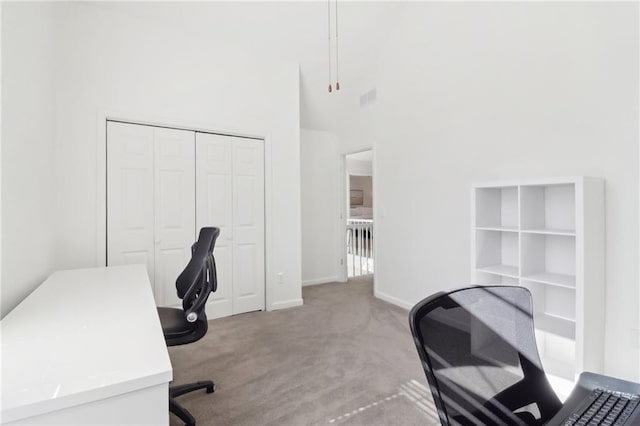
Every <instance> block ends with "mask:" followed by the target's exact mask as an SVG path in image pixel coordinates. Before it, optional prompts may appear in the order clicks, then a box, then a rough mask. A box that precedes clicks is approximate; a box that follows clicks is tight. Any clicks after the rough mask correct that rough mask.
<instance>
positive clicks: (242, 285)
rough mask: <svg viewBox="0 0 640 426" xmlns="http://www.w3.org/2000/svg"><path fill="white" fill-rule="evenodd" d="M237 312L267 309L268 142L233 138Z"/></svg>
mask: <svg viewBox="0 0 640 426" xmlns="http://www.w3.org/2000/svg"><path fill="white" fill-rule="evenodd" d="M233 176H234V179H233V181H234V186H233V215H234V218H233V222H234V229H233V245H234V249H233V257H234V274H235V276H236V279H235V281H234V287H233V313H234V314H239V313H243V312H250V311H256V310H261V309H262V310H264V307H265V301H264V287H265V280H264V143H263V141H261V140H254V139H246V138H235V137H234V138H233Z"/></svg>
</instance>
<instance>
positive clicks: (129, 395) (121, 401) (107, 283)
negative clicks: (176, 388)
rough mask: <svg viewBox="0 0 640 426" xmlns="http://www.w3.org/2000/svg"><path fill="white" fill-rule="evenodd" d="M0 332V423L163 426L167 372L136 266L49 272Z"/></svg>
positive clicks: (147, 289)
mask: <svg viewBox="0 0 640 426" xmlns="http://www.w3.org/2000/svg"><path fill="white" fill-rule="evenodd" d="M0 332H1V335H0V336H1V339H2V341H1V342H2V352H1V353H2V358H1V363H2V370H1V371H2V379H1V380H2V388H1V390H2V396H1V401H2V411H1V417H0V421H2V422H3V423H10V424H12V425H26V424H33V425H42V424H64V425H92V424H118V425H123V424H136V425H140V424H153V425H162V424H165V425H167V424H168V423H169V411H168V386H169V382H170V381H171V379H172V374H173V371H172V369H171V362H170V360H169V353H168V352H167V347H166V345H165V342H164V338H163V335H162V328H161V326H160V321H159V319H158V314H157V311H156V306H155V303H154V299H153V294H152V292H151V285H150V284H149V278H148V276H147V272H146V268H145V267H144V266H143V265H132V266H117V267H109V268H92V269H80V270H71V271H59V272H55V273H54V274H52V275H51V276H50V277H49V278H48V279H47V280H46V281H45V282H43V283H42V284H41V285H40V287H38V288H37V289H36V290H35V291H34V292H33V293H31V294H30V295H29V296H28V297H27V298H26V299H25V300H23V301H22V303H20V305H18V306H17V307H16V308H15V309H14V310H13V311H11V312H10V313H9V314H8V315H7V316H6V317H5V318H4V319H2V321H1V322H0Z"/></svg>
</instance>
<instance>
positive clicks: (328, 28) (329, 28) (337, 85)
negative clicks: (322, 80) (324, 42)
mask: <svg viewBox="0 0 640 426" xmlns="http://www.w3.org/2000/svg"><path fill="white" fill-rule="evenodd" d="M335 2H336V6H335V8H336V10H335V12H336V22H335V31H336V90H340V77H339V75H340V74H339V68H338V0H335ZM327 33H328V35H329V93H331V92H332V91H333V88H332V86H331V0H327Z"/></svg>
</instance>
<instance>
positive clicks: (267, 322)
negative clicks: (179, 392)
mask: <svg viewBox="0 0 640 426" xmlns="http://www.w3.org/2000/svg"><path fill="white" fill-rule="evenodd" d="M302 296H303V299H304V305H303V306H301V307H297V308H291V309H285V310H280V311H275V312H253V313H249V314H243V315H236V316H233V317H228V318H221V319H216V320H211V321H209V331H208V333H207V335H206V336H205V337H204V338H202V339H201V340H200V341H198V342H196V343H192V344H190V345H185V346H176V347H171V348H169V354H170V357H171V362H172V364H173V374H174V382H173V383H174V384H181V383H189V382H194V381H198V380H206V379H210V380H213V381H214V382H215V383H216V386H217V389H216V392H215V393H213V394H207V393H205V392H204V391H198V392H195V393H191V394H188V395H184V396H181V397H179V398H178V400H179V402H180V403H181V404H183V406H185V407H186V408H187V409H188V410H189V411H191V413H192V414H193V415H194V416H195V417H196V420H197V424H198V425H200V426H205V425H251V426H253V425H274V426H275V425H436V424H439V422H438V421H437V414H436V412H435V409H434V406H433V402H432V400H431V397H430V395H429V392H428V390H427V382H426V379H425V377H424V373H423V371H422V368H421V366H420V361H419V358H418V355H417V353H416V350H415V347H414V345H413V341H412V338H411V333H410V331H409V325H408V319H407V318H408V317H407V312H406V311H405V310H403V309H401V308H398V307H395V306H393V305H390V304H388V303H386V302H383V301H381V300H378V299H376V298H374V297H373V286H372V281H371V279H370V278H359V279H353V280H350V281H349V282H348V283H331V284H323V285H317V286H312V287H305V288H303V291H302ZM180 424H182V423H181V422H180V421H179V419H177V418H176V417H175V416H173V415H172V416H171V425H180Z"/></svg>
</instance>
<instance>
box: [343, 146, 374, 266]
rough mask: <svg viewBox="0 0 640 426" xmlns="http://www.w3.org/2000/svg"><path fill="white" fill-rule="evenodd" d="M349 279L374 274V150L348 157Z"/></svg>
mask: <svg viewBox="0 0 640 426" xmlns="http://www.w3.org/2000/svg"><path fill="white" fill-rule="evenodd" d="M345 171H346V189H347V191H346V206H347V209H346V210H347V211H346V216H345V217H346V218H347V220H346V229H345V243H346V259H347V261H346V262H345V266H346V268H347V273H346V276H347V278H354V277H360V276H367V275H373V273H374V262H373V253H374V246H375V244H374V241H375V239H374V222H373V203H374V200H373V151H372V150H366V151H362V152H357V153H354V154H347V155H346V156H345Z"/></svg>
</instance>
